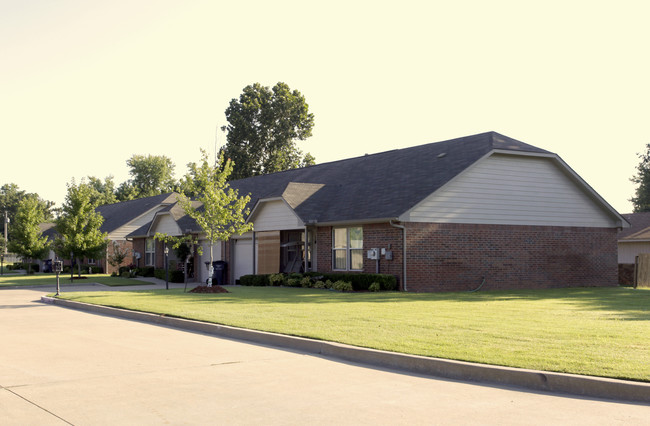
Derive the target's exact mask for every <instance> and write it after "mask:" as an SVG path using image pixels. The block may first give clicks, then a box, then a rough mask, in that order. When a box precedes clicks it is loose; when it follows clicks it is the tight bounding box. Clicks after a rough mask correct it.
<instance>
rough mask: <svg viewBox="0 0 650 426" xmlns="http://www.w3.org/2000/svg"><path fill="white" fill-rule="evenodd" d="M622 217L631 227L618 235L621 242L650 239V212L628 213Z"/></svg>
mask: <svg viewBox="0 0 650 426" xmlns="http://www.w3.org/2000/svg"><path fill="white" fill-rule="evenodd" d="M621 216H623V217H624V218H625V220H627V221H628V222H629V223H630V227H629V228H623V230H622V231H621V232H619V233H618V239H619V240H630V241H633V240H635V239H640V240H647V239H649V238H650V212H642V213H628V214H622V215H621Z"/></svg>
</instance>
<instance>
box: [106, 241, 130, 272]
mask: <svg viewBox="0 0 650 426" xmlns="http://www.w3.org/2000/svg"><path fill="white" fill-rule="evenodd" d="M128 255H129V249H128V248H127V247H124V246H123V244H120V243H119V242H117V241H113V250H111V253H110V254H109V255H108V263H110V264H111V266H112V267H114V268H118V270H119V267H120V266H122V263H123V262H124V259H126V257H127V256H128Z"/></svg>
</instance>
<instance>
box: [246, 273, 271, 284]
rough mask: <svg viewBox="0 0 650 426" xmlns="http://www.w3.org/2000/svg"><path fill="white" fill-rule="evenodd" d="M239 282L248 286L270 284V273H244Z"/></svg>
mask: <svg viewBox="0 0 650 426" xmlns="http://www.w3.org/2000/svg"><path fill="white" fill-rule="evenodd" d="M239 284H241V285H246V286H251V285H252V286H258V287H259V286H267V285H269V284H270V283H269V276H268V275H252V274H249V275H242V276H241V277H239Z"/></svg>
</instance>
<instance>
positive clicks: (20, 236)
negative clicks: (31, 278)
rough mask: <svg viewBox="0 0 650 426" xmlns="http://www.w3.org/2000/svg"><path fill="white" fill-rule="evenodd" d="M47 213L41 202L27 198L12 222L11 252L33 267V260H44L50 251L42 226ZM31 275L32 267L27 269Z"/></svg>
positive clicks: (19, 204) (22, 201) (19, 206)
mask: <svg viewBox="0 0 650 426" xmlns="http://www.w3.org/2000/svg"><path fill="white" fill-rule="evenodd" d="M45 217H46V216H45V211H44V209H43V206H42V205H41V203H39V200H38V199H36V198H34V197H25V198H23V199H22V200H21V201H20V202H19V203H18V209H17V211H16V214H15V216H14V220H13V222H12V230H13V232H12V234H11V239H10V241H9V251H10V252H12V253H15V254H17V255H18V256H20V257H22V258H23V261H25V262H27V263H28V264H29V265H31V261H32V260H33V259H42V258H43V257H45V256H46V255H47V253H48V251H49V243H48V241H47V237H44V236H43V232H42V231H41V228H40V226H39V225H40V224H41V223H43V222H44V221H45ZM27 273H31V267H29V266H28V267H27Z"/></svg>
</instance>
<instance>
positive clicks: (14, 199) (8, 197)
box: [0, 183, 54, 240]
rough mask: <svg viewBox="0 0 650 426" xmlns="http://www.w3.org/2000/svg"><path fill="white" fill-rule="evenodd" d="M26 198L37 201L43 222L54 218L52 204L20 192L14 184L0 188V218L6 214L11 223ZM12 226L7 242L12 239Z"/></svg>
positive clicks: (36, 195) (34, 195) (7, 184)
mask: <svg viewBox="0 0 650 426" xmlns="http://www.w3.org/2000/svg"><path fill="white" fill-rule="evenodd" d="M26 198H31V199H34V200H36V201H37V203H38V204H39V206H40V208H41V210H42V211H43V213H44V215H45V221H49V220H52V219H53V218H54V216H53V214H52V210H53V206H54V203H53V202H51V201H46V200H43V199H41V198H40V197H39V196H38V194H33V193H28V192H26V191H23V190H21V189H20V188H19V187H18V185H16V184H15V183H6V184H4V185H2V187H0V217H4V213H5V212H7V216H8V217H9V220H10V221H11V222H12V223H13V221H14V219H15V215H16V212H17V211H18V206H19V204H20V202H21V201H22V200H24V199H26ZM12 233H13V226H10V227H9V240H11V238H12Z"/></svg>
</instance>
